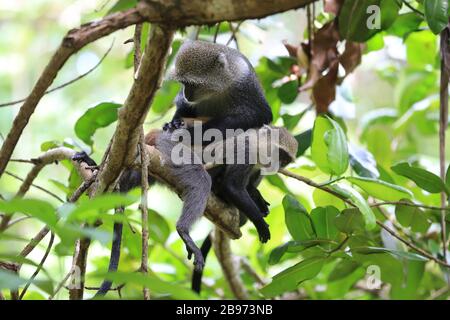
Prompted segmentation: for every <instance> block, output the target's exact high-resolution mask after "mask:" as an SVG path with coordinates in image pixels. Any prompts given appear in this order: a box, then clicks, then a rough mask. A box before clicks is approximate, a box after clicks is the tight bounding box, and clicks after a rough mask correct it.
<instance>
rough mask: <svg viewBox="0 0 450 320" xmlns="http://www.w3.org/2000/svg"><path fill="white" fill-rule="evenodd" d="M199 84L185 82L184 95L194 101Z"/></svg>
mask: <svg viewBox="0 0 450 320" xmlns="http://www.w3.org/2000/svg"><path fill="white" fill-rule="evenodd" d="M196 89H197V86H196V85H194V84H190V83H184V96H185V98H186V99H187V100H188V101H193V100H194V97H195V90H196Z"/></svg>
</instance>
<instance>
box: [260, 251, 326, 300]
mask: <svg viewBox="0 0 450 320" xmlns="http://www.w3.org/2000/svg"><path fill="white" fill-rule="evenodd" d="M325 260H326V258H324V257H312V258H309V259H306V260H303V261H301V262H300V263H298V264H296V265H294V266H292V267H290V268H288V269H286V270H284V271H282V272H280V273H279V274H277V275H275V276H274V277H273V279H272V282H271V283H269V284H268V285H267V286H265V287H264V288H262V289H261V293H262V294H263V295H264V296H265V297H267V298H270V297H275V296H277V295H279V294H282V293H284V292H286V291H292V290H295V289H296V288H297V287H298V285H299V284H301V283H302V282H304V281H306V280H309V279H312V278H314V277H315V276H317V275H318V274H319V272H320V270H322V267H323V264H324V262H325Z"/></svg>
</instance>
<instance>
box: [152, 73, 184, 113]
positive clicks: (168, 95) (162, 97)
mask: <svg viewBox="0 0 450 320" xmlns="http://www.w3.org/2000/svg"><path fill="white" fill-rule="evenodd" d="M180 88H181V85H180V84H179V83H178V82H176V81H164V83H163V85H162V86H161V88H160V89H159V90H158V91H157V93H156V95H155V98H154V99H153V102H152V107H151V110H152V111H154V112H156V113H164V112H166V111H167V110H168V109H169V108H170V107H171V106H172V105H173V101H174V99H175V97H176V95H177V93H178V91H180Z"/></svg>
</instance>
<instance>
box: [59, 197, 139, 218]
mask: <svg viewBox="0 0 450 320" xmlns="http://www.w3.org/2000/svg"><path fill="white" fill-rule="evenodd" d="M137 200H138V197H136V196H133V195H131V194H126V195H124V194H117V193H110V194H103V195H100V196H98V197H95V198H93V199H83V200H81V201H80V202H79V203H78V204H77V206H76V207H75V208H74V209H73V210H72V211H71V212H70V214H69V215H68V217H67V221H74V220H86V219H90V218H93V219H96V218H97V217H98V214H99V212H102V211H107V210H110V209H114V208H118V207H122V206H123V207H126V206H129V205H131V204H133V203H135V202H136V201H137Z"/></svg>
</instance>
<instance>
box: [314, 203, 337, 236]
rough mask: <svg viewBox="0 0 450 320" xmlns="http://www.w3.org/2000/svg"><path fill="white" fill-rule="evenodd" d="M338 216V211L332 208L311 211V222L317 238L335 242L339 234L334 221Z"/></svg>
mask: <svg viewBox="0 0 450 320" xmlns="http://www.w3.org/2000/svg"><path fill="white" fill-rule="evenodd" d="M338 215H339V210H338V209H336V208H335V207H332V206H327V207H324V208H322V207H319V208H315V209H313V210H312V211H311V220H312V222H313V226H314V230H315V231H316V235H317V238H319V239H330V240H335V239H336V238H337V236H338V234H339V230H338V229H337V228H336V225H335V223H334V220H335V219H336V217H337V216H338Z"/></svg>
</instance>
